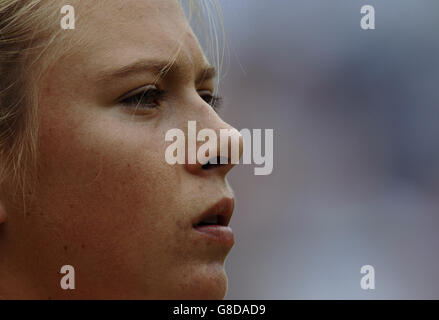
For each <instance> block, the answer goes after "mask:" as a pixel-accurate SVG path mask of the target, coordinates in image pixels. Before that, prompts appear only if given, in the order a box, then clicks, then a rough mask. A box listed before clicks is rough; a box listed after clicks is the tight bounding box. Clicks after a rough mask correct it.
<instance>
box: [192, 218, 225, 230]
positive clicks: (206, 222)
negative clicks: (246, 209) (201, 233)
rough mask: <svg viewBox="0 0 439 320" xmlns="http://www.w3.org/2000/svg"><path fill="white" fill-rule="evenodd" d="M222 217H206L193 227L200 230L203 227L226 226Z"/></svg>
mask: <svg viewBox="0 0 439 320" xmlns="http://www.w3.org/2000/svg"><path fill="white" fill-rule="evenodd" d="M227 224H228V223H226V221H225V218H224V216H222V215H213V216H210V217H206V218H205V219H203V220H201V221H200V222H199V223H197V224H195V225H194V228H200V227H205V226H225V227H226V226H227Z"/></svg>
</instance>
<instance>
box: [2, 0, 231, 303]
mask: <svg viewBox="0 0 439 320" xmlns="http://www.w3.org/2000/svg"><path fill="white" fill-rule="evenodd" d="M75 3H76V2H75V1H73V2H72V3H71V4H72V5H73V6H75ZM105 3H106V6H101V7H100V9H99V10H90V11H89V12H88V11H82V12H81V11H79V12H81V14H82V18H81V20H79V21H78V25H77V28H76V29H75V30H74V32H71V33H70V34H69V35H68V37H72V38H73V39H77V38H78V37H79V38H82V42H81V43H82V45H80V46H77V47H75V48H74V50H72V51H71V52H70V54H69V55H66V56H64V57H63V58H61V59H60V60H58V61H56V62H54V63H53V64H52V65H51V67H50V69H49V70H48V71H47V72H46V74H45V75H44V77H43V81H42V82H41V83H38V86H39V89H40V92H42V94H41V95H40V101H39V102H40V107H39V110H38V114H39V125H40V130H39V158H38V161H39V162H38V168H39V169H38V172H37V176H38V183H37V186H36V188H35V193H34V195H33V199H35V201H33V202H32V203H29V204H28V206H27V211H28V214H27V216H24V215H23V214H22V213H20V210H19V209H20V208H16V206H15V205H13V204H12V203H9V202H8V201H7V199H6V200H4V202H5V204H6V205H5V206H6V212H7V214H8V222H7V224H5V225H2V228H4V230H3V231H4V232H3V233H2V235H1V237H0V255H1V256H0V259H1V261H2V263H1V264H0V295H2V296H5V297H9V298H38V299H40V298H41V299H47V297H49V299H71V298H73V299H75V298H80V299H90V298H91V299H94V298H108V299H119V298H122V299H125V298H128V299H163V298H165V299H177V298H183V299H198V298H202V299H209V298H211V299H220V298H223V296H224V294H225V291H226V286H227V281H226V280H227V278H226V274H225V271H224V260H225V258H226V256H227V254H228V251H229V248H225V247H223V246H221V245H219V244H218V243H216V242H213V241H206V240H205V239H201V238H200V237H197V236H195V235H194V231H193V229H192V224H191V221H192V220H193V219H194V217H197V216H199V215H200V214H201V213H202V212H203V211H205V210H206V209H207V208H209V207H211V206H212V205H213V204H214V203H215V202H217V201H219V200H220V199H221V198H223V197H232V196H233V195H232V191H231V190H230V189H229V187H228V185H227V182H226V179H225V178H226V174H227V173H228V171H229V170H230V169H231V168H232V166H231V165H226V166H225V167H219V168H218V169H214V170H211V171H209V173H207V174H201V172H200V170H201V166H199V167H198V169H193V168H192V169H191V170H188V167H187V166H185V165H176V166H171V165H168V164H167V163H166V162H165V158H164V155H165V149H166V147H167V146H168V145H169V144H168V143H166V142H165V139H164V136H165V133H166V131H167V130H169V129H171V128H181V129H182V130H184V129H185V128H186V127H187V121H188V120H195V121H197V130H200V129H202V128H211V129H214V130H218V131H219V130H220V129H229V128H230V126H229V125H228V124H226V123H225V122H223V121H222V120H221V119H220V118H219V117H218V116H217V115H216V114H215V112H214V111H213V110H212V108H211V107H210V106H209V105H208V104H207V103H205V102H204V101H203V100H202V99H201V98H200V96H199V94H198V92H197V90H201V89H203V90H204V89H206V88H207V89H212V90H213V81H212V80H209V81H207V82H205V83H203V84H201V85H200V87H198V86H197V85H196V84H195V80H194V79H195V74H196V73H197V71H198V69H199V68H201V66H203V65H205V64H206V63H207V62H206V60H205V57H204V55H203V53H202V51H201V49H200V47H199V45H198V42H197V40H196V38H195V36H194V35H193V33H192V31H191V29H190V27H189V26H188V24H187V21H186V19H185V17H184V15H183V13H182V11H181V9H180V7H179V6H178V4H177V2H176V1H174V0H145V1H134V0H107V1H106V2H105ZM80 8H85V7H80V6H79V4H78V9H77V11H78V10H79V9H80ZM84 12H87V14H85V13H84ZM103 26H104V27H103ZM68 37H67V39H68ZM178 44H180V45H181V46H182V47H181V50H180V51H179V54H178V56H177V60H176V62H175V63H176V64H178V65H179V67H181V70H183V71H184V72H182V73H179V74H173V73H172V72H170V73H169V75H168V76H167V77H166V78H165V79H163V80H161V81H162V85H163V87H164V88H165V90H167V91H168V98H167V100H166V102H165V103H164V104H163V106H162V108H160V109H159V111H157V112H155V111H154V113H153V115H152V116H149V117H143V116H139V115H134V116H133V115H132V114H128V113H127V111H126V110H125V109H124V107H122V106H121V105H120V104H118V103H117V101H116V100H117V98H118V97H120V96H121V95H122V94H124V93H126V92H129V91H132V90H135V89H137V88H139V87H142V86H144V85H147V84H149V83H150V82H151V78H152V77H151V76H148V75H144V74H143V73H142V74H141V75H139V76H136V77H135V79H131V80H127V81H118V82H116V83H108V84H106V85H105V86H102V85H98V84H96V82H95V81H94V79H95V76H96V75H97V74H98V73H99V72H101V71H103V70H108V68H109V67H115V66H123V65H126V64H129V63H132V62H133V60H135V59H138V58H151V57H154V58H157V57H161V58H164V59H168V58H169V56H172V55H173V54H174V53H175V50H176V48H177V47H178ZM55 45H57V46H60V45H63V44H62V42H61V43H60V42H58V43H56V44H55ZM66 264H69V265H72V266H73V267H74V268H75V272H76V279H77V283H76V289H75V290H67V291H64V290H62V289H61V288H60V285H59V283H60V279H61V276H62V275H60V274H59V271H60V269H61V266H63V265H66Z"/></svg>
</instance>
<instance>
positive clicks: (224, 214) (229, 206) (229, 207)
mask: <svg viewBox="0 0 439 320" xmlns="http://www.w3.org/2000/svg"><path fill="white" fill-rule="evenodd" d="M234 206H235V200H234V199H233V198H222V199H221V200H220V201H218V202H217V203H215V204H214V205H213V206H211V207H210V208H209V209H207V210H206V211H204V212H203V213H202V214H201V215H199V216H198V217H197V218H196V219H195V221H194V223H193V225H194V226H196V225H197V224H199V223H201V222H202V221H203V220H205V219H208V218H211V217H215V216H218V224H219V225H221V226H228V225H229V223H230V219H231V218H232V214H233V209H234Z"/></svg>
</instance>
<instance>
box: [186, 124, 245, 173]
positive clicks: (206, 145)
mask: <svg viewBox="0 0 439 320" xmlns="http://www.w3.org/2000/svg"><path fill="white" fill-rule="evenodd" d="M221 124H222V125H221V126H218V127H217V128H216V129H213V128H204V129H201V130H200V131H198V132H197V143H196V148H195V150H196V151H195V150H192V152H196V161H192V163H190V162H191V161H186V164H185V169H186V170H187V171H188V172H189V173H191V174H194V175H202V176H205V175H220V176H226V175H227V173H228V172H229V171H230V170H231V169H232V168H233V167H234V166H235V165H236V164H238V162H239V159H241V157H242V153H243V138H242V135H241V133H240V132H239V131H238V130H236V129H235V128H233V127H232V126H230V125H228V124H226V123H224V122H222V121H221ZM190 152H191V150H190V148H188V153H190ZM189 156H190V154H188V157H189ZM194 160H195V159H194ZM194 162H195V163H194Z"/></svg>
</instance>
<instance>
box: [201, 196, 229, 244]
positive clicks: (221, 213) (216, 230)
mask: <svg viewBox="0 0 439 320" xmlns="http://www.w3.org/2000/svg"><path fill="white" fill-rule="evenodd" d="M233 207H234V200H233V199H232V198H223V199H222V200H220V201H219V202H217V203H216V204H215V205H213V206H212V207H211V208H209V209H208V210H206V211H205V212H204V213H202V214H201V215H200V216H199V217H198V218H197V219H196V220H195V221H194V223H193V228H194V230H195V231H197V233H198V234H200V235H203V236H204V237H205V239H210V240H213V241H216V242H219V243H221V244H222V245H224V246H225V247H228V248H231V247H232V246H233V244H234V236H233V231H232V229H231V228H230V227H229V222H230V219H231V217H232V213H233Z"/></svg>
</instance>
